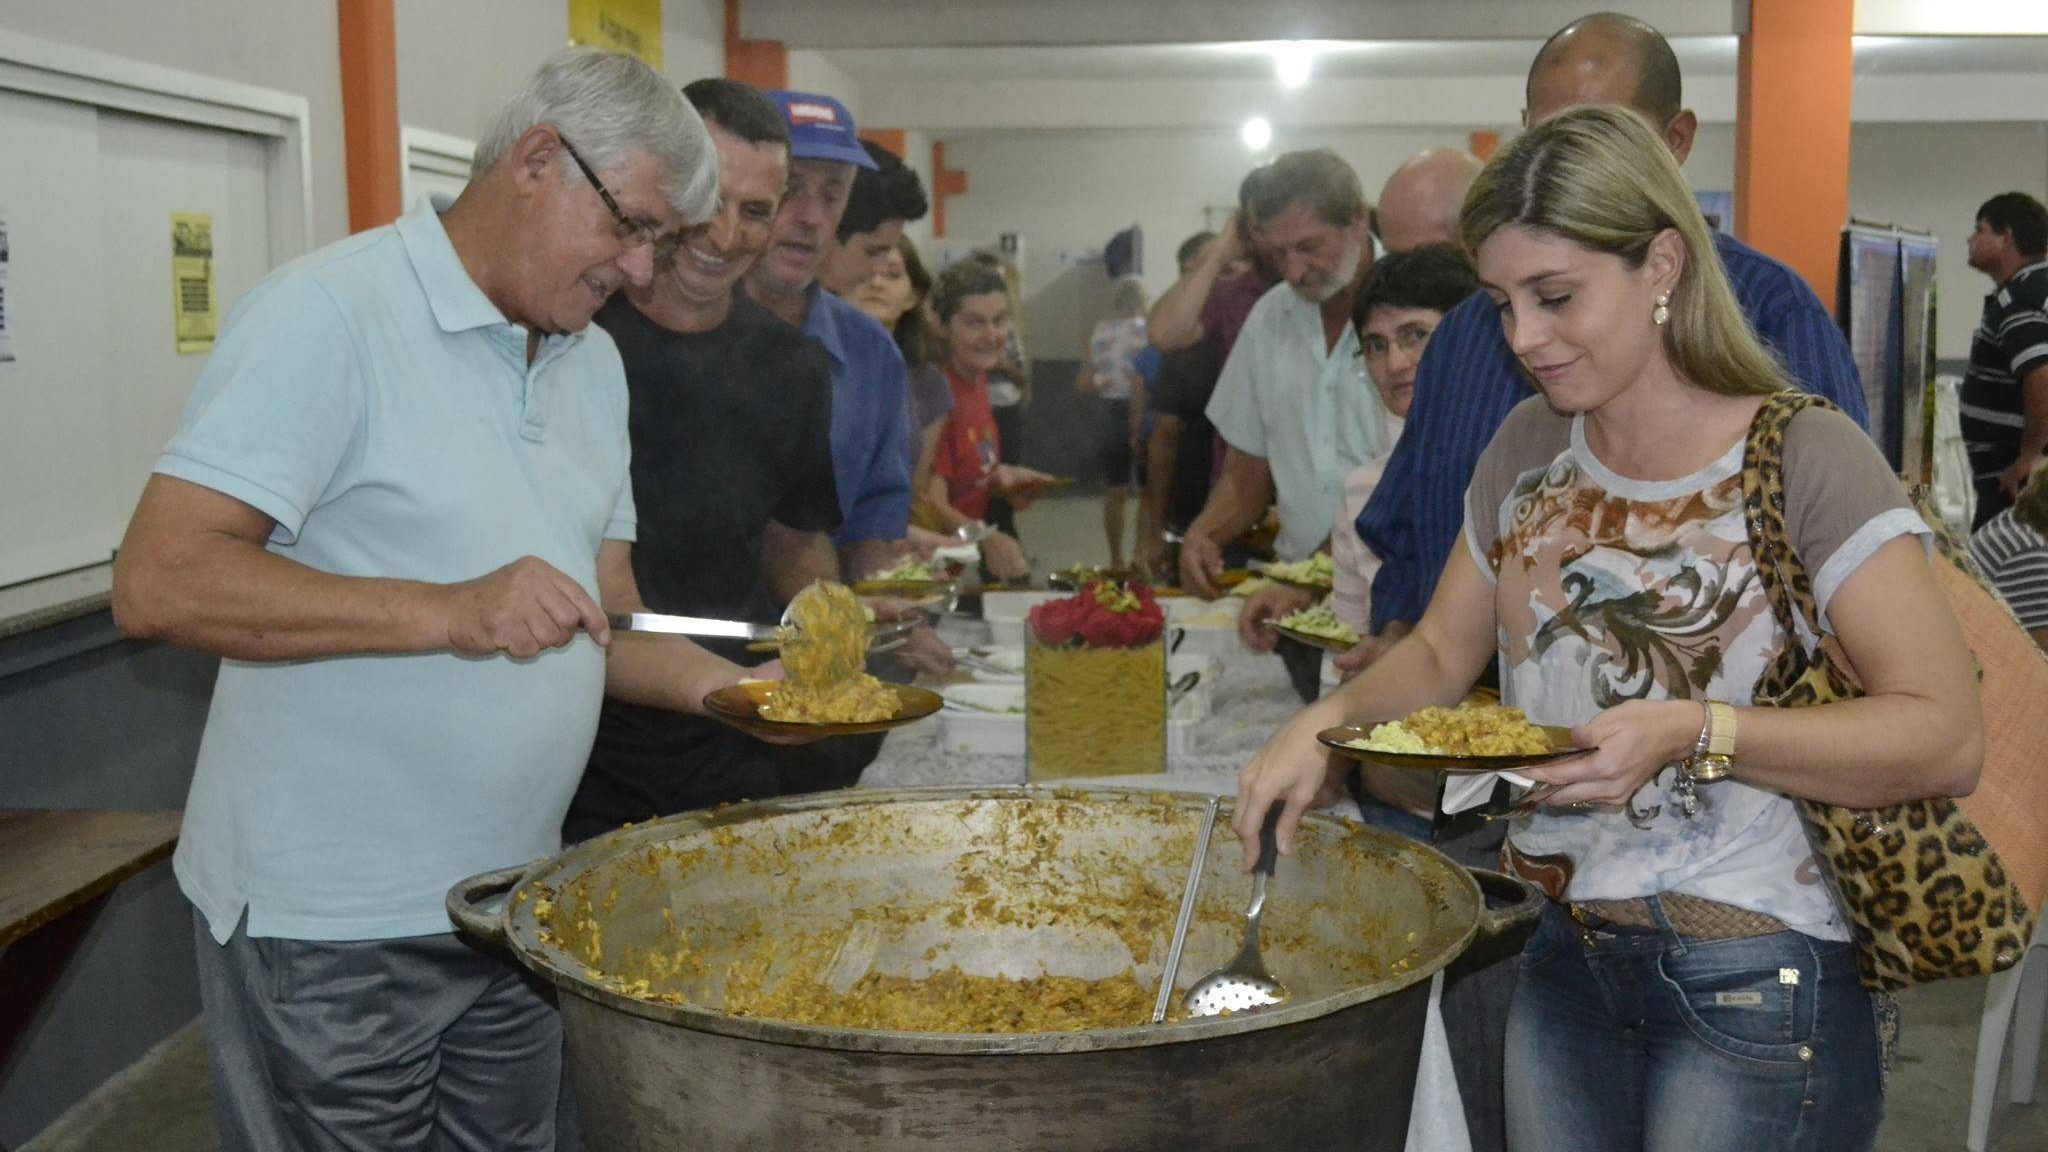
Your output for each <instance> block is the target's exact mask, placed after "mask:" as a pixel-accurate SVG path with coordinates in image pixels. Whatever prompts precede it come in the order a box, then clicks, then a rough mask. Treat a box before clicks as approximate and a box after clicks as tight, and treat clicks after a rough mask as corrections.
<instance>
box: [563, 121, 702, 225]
mask: <svg viewBox="0 0 2048 1152" xmlns="http://www.w3.org/2000/svg"><path fill="white" fill-rule="evenodd" d="M555 139H557V140H560V141H561V142H562V150H563V151H565V152H567V153H568V154H569V159H571V160H574V161H575V162H576V167H578V168H581V169H582V170H583V178H584V179H585V180H588V181H590V186H591V187H592V188H595V189H597V198H598V199H599V200H602V201H604V206H605V210H606V211H608V212H610V213H611V214H612V220H613V221H614V222H615V223H614V224H613V226H612V235H613V236H614V237H616V238H617V239H618V241H619V243H621V244H623V245H625V246H626V247H628V248H638V247H640V246H641V245H643V244H652V243H654V242H655V238H656V237H658V236H659V235H660V234H661V229H660V228H658V227H656V226H655V225H653V224H651V223H649V222H647V221H645V220H635V219H633V218H632V217H631V216H628V215H626V214H625V213H624V212H623V211H621V210H620V209H619V202H618V200H617V199H616V198H614V197H613V196H612V193H611V189H609V188H606V187H605V186H604V181H602V180H599V179H598V178H597V173H596V172H593V171H591V168H590V165H588V164H586V163H584V162H583V157H582V156H579V155H577V153H576V146H575V145H574V144H571V143H569V138H568V137H567V136H564V135H562V134H561V133H560V132H557V133H555ZM670 251H671V252H673V251H674V249H673V248H671V249H670Z"/></svg>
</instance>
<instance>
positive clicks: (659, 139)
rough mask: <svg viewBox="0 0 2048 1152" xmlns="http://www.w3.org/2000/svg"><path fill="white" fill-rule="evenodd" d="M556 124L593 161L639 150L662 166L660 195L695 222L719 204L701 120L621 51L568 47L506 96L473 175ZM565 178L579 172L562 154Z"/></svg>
mask: <svg viewBox="0 0 2048 1152" xmlns="http://www.w3.org/2000/svg"><path fill="white" fill-rule="evenodd" d="M539 124H548V125H552V126H553V127H554V128H555V130H556V131H558V132H560V133H561V134H562V136H563V138H564V139H566V140H568V141H569V142H570V143H571V144H572V145H574V146H575V148H576V151H577V154H578V155H581V156H582V157H583V159H584V161H585V162H586V163H588V164H589V165H590V167H591V168H592V169H594V170H596V171H599V172H607V171H615V170H617V169H618V168H619V166H620V165H622V164H624V163H626V162H627V161H628V160H629V159H631V157H632V155H633V154H634V153H635V152H645V153H647V155H649V156H650V157H652V158H653V159H654V161H655V163H657V164H659V165H660V166H661V172H662V181H661V190H662V194H663V195H664V196H665V197H667V199H668V203H669V207H671V208H673V209H674V210H675V212H676V215H678V216H681V217H682V218H683V220H684V221H686V222H687V223H691V224H700V223H702V222H704V221H706V220H709V219H710V218H711V215H712V213H713V212H715V211H716V210H717V208H718V152H717V149H716V148H714V147H713V145H712V143H711V135H710V133H708V132H706V131H705V130H704V121H703V119H702V118H701V117H699V116H698V115H697V113H696V110H695V109H692V108H691V107H690V105H689V102H688V101H686V100H684V99H683V95H682V93H681V92H680V91H678V90H677V88H676V86H675V85H673V84H670V83H669V82H668V81H667V80H665V79H663V78H662V76H661V74H660V73H659V72H656V71H655V70H654V69H652V68H649V67H648V66H647V65H645V64H643V63H641V62H640V61H639V60H637V59H634V58H633V57H631V56H628V55H626V54H624V53H622V52H607V51H604V50H602V49H598V48H564V49H562V50H561V51H559V52H556V53H554V54H553V55H551V56H549V57H548V58H547V60H545V61H544V62H542V64H541V66H540V67H539V68H538V69H537V70H535V72H534V74H533V76H532V77H531V78H530V79H528V80H527V82H526V87H525V88H524V89H522V90H521V91H520V92H519V94H518V95H517V96H514V97H513V98H512V99H510V100H508V101H506V102H505V106H504V107H502V108H500V109H499V110H498V112H497V114H496V115H495V116H493V117H492V118H491V123H490V127H489V128H488V129H486V130H485V132H484V135H483V139H481V140H479V141H477V145H476V155H475V158H474V159H472V160H471V161H470V168H469V170H470V176H471V177H472V178H475V177H477V176H480V175H482V174H483V173H484V172H486V171H488V170H489V169H490V168H491V167H492V166H493V165H495V164H496V163H497V162H498V161H499V160H501V159H503V158H504V157H505V156H506V155H507V154H509V153H510V152H511V151H512V146H513V145H514V144H516V143H517V142H518V141H519V138H520V137H521V136H524V135H525V134H526V133H527V132H528V131H529V130H531V129H532V128H533V127H534V126H536V125H539ZM562 165H563V168H564V172H565V176H564V179H577V180H580V179H582V175H581V174H580V173H578V172H577V171H576V167H575V161H573V160H571V159H569V157H567V156H564V157H562Z"/></svg>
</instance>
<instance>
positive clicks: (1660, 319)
mask: <svg viewBox="0 0 2048 1152" xmlns="http://www.w3.org/2000/svg"><path fill="white" fill-rule="evenodd" d="M1650 319H1651V320H1654V321H1656V322H1657V323H1658V324H1660V325H1661V324H1663V323H1664V322H1665V321H1667V320H1670V319H1671V293H1669V292H1666V293H1664V294H1662V295H1660V296H1658V297H1657V308H1656V310H1655V311H1653V312H1651V313H1650Z"/></svg>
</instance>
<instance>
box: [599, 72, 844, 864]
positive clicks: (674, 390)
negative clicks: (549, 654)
mask: <svg viewBox="0 0 2048 1152" xmlns="http://www.w3.org/2000/svg"><path fill="white" fill-rule="evenodd" d="M684 94H685V95H686V96H687V97H688V98H689V100H690V103H691V104H692V105H694V106H695V107H696V108H697V111H698V112H699V114H700V115H702V116H703V117H704V120H705V126H706V127H707V128H709V129H710V132H711V139H712V142H713V143H714V144H715V145H716V146H717V148H718V165H719V199H720V206H719V214H718V216H717V217H715V218H714V219H713V220H712V221H711V222H710V223H708V224H704V225H700V226H698V227H695V228H691V229H688V230H686V231H684V232H683V233H681V234H679V235H677V236H674V237H666V238H663V239H662V240H660V241H657V244H656V274H655V277H654V280H653V282H652V283H651V284H650V285H649V286H648V287H646V288H644V289H634V290H628V291H624V292H621V293H620V294H619V295H618V296H615V297H614V298H613V299H612V301H611V302H610V303H609V304H607V305H606V306H605V307H604V308H603V309H602V310H601V311H599V312H598V314H597V323H598V325H599V326H601V327H602V328H603V329H604V330H605V331H606V332H607V333H608V334H610V336H611V338H612V340H613V341H614V342H615V343H616V344H617V345H618V348H619V358H620V359H621V360H622V361H623V362H624V363H625V367H626V387H627V391H628V394H629V397H630V401H631V408H630V415H629V418H628V426H629V429H630V433H631V437H632V447H633V460H632V478H633V500H634V503H635V504H636V505H637V507H638V509H639V517H640V524H639V539H638V540H637V541H636V542H635V543H634V546H633V571H634V575H635V577H636V578H637V579H638V580H639V584H640V592H641V596H642V598H643V599H645V600H646V602H647V606H648V608H649V609H650V610H652V611H656V612H670V613H681V614H687V615H693V616H716V617H723V618H726V619H746V620H753V621H757V622H762V623H772V622H773V621H774V620H775V619H776V617H777V615H778V614H779V611H780V609H779V605H780V604H781V603H784V602H786V601H787V600H788V598H789V597H790V596H791V595H794V594H795V592H796V589H793V588H786V587H778V586H777V583H778V581H777V574H775V573H769V572H764V570H763V565H762V555H763V538H764V536H765V535H766V534H767V533H768V532H769V531H770V526H771V525H780V526H781V527H782V528H783V529H786V530H788V531H789V532H792V533H808V534H815V535H816V536H817V543H818V546H820V547H823V548H825V549H827V551H828V552H829V549H830V545H829V542H827V540H826V538H825V533H828V532H830V531H831V530H832V529H834V528H836V527H838V525H839V495H838V489H837V487H836V485H835V483H834V480H833V471H832V441H831V421H832V389H831V383H830V378H829V371H830V368H829V365H828V363H827V360H826V354H825V350H824V348H823V347H822V346H820V345H819V344H818V342H817V341H815V340H812V339H811V338H809V337H808V336H805V335H804V334H803V333H801V332H798V331H796V330H795V329H793V328H791V327H790V326H789V325H787V324H784V323H783V322H782V321H781V320H779V319H777V318H776V317H775V316H774V315H772V314H771V313H769V312H768V310H767V309H765V308H763V307H761V306H760V305H758V304H756V303H754V302H753V301H752V300H749V299H747V297H746V296H745V294H744V293H738V292H735V290H734V289H735V288H736V287H737V285H738V283H739V280H740V278H741V276H743V275H744V274H745V273H746V271H747V269H748V268H749V267H751V266H752V265H753V263H754V260H755V258H756V257H758V256H759V255H760V254H761V252H762V251H763V250H764V249H765V248H766V247H767V245H768V239H769V235H770V231H771V227H772V225H773V223H774V220H775V213H776V209H777V206H778V203H779V201H780V198H781V195H782V189H783V186H784V184H785V183H786V182H787V179H788V171H789V143H788V140H789V137H788V130H787V128H786V126H785V125H784V122H783V119H782V114H781V113H780V112H779V111H778V110H777V109H776V108H775V106H774V104H772V103H770V102H769V101H768V99H767V98H766V97H764V96H762V95H761V94H760V93H759V92H756V91H754V90H753V89H751V88H749V87H747V86H746V85H744V84H740V83H738V82H736V81H730V80H720V79H714V80H700V81H697V82H696V83H693V84H691V85H690V86H689V87H687V88H685V89H684ZM617 642H619V643H642V644H660V643H666V641H664V640H662V639H660V638H647V639H635V638H633V637H631V636H621V637H620V638H619V639H618V641H617ZM706 646H707V647H712V648H717V647H718V645H717V644H716V643H715V642H713V643H711V644H707V645H706ZM723 654H724V655H727V656H730V657H732V658H734V659H741V660H744V657H745V653H743V652H740V651H737V650H734V648H732V647H728V648H726V649H725V650H724V652H723ZM756 662H758V658H756ZM786 754H787V753H786V752H784V751H780V750H777V749H775V748H772V747H770V746H767V745H763V744H761V743H759V742H757V741H755V740H753V739H751V738H750V737H747V736H745V735H742V734H740V733H738V732H736V731H734V730H732V729H730V728H727V727H725V726H724V725H722V724H720V723H718V722H716V721H713V720H710V719H706V718H703V717H694V716H682V715H678V714H676V713H673V712H666V711H660V710H656V709H651V708H642V707H639V706H636V705H632V704H625V703H621V702H619V701H616V700H611V699H607V700H606V701H605V706H604V712H603V714H602V717H601V719H600V720H599V723H598V730H597V738H596V741H595V744H594V746H593V747H592V749H591V754H590V761H589V764H588V765H587V766H586V767H585V769H584V773H583V780H582V782H581V784H579V785H578V787H577V790H576V797H575V799H574V800H573V801H572V802H571V804H570V807H569V815H568V818H567V820H565V821H564V823H563V829H562V834H563V838H564V839H565V840H569V841H572V842H573V841H576V840H581V839H585V838H587V837H590V836H594V835H597V834H599V833H601V832H605V831H608V830H610V829H612V828H616V827H617V826H618V825H620V824H621V823H624V822H627V821H636V822H637V821H642V820H648V819H651V818H653V817H656V816H665V815H669V814H672V813H675V812H681V811H685V810H688V809H692V808H703V807H709V806H711V805H714V804H721V803H726V802H730V801H736V800H743V799H759V798H764V797H768V796H773V795H776V794H777V792H778V791H779V783H778V779H779V763H780V760H781V758H782V757H783V756H785V755H786Z"/></svg>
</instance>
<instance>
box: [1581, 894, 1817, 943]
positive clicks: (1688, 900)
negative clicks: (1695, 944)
mask: <svg viewBox="0 0 2048 1152" xmlns="http://www.w3.org/2000/svg"><path fill="white" fill-rule="evenodd" d="M1657 903H1658V904H1660V905H1662V906H1663V909H1664V920H1665V922H1666V923H1668V924H1670V925H1671V930H1672V931H1674V932H1676V933H1678V934H1679V935H1680V936H1690V937H1692V938H1693V939H1695V940H1739V939H1742V938H1744V937H1748V936H1769V935H1771V934H1773V933H1776V932H1784V931H1787V930H1788V929H1787V928H1786V927H1785V922H1784V921H1782V920H1779V919H1778V918H1777V917H1775V916H1766V915H1764V914H1763V913H1761V912H1752V911H1750V910H1749V909H1747V908H1737V907H1735V906H1734V905H1732V904H1723V903H1721V902H1720V901H1718V900H1706V899H1702V898H1701V897H1698V896H1687V895H1685V894H1684V893H1681V892H1666V893H1663V894H1662V895H1660V896H1658V897H1657ZM1564 907H1565V911H1567V912H1569V913H1571V917H1572V919H1573V920H1576V921H1578V922H1579V925H1580V926H1581V927H1585V928H1591V929H1594V930H1595V931H1598V930H1600V929H1601V928H1604V927H1606V926H1609V925H1614V926H1618V927H1624V928H1659V927H1662V925H1660V924H1658V923H1657V917H1656V916H1655V915H1654V914H1652V913H1651V911H1650V902H1649V901H1648V900H1647V899H1643V898H1637V899H1633V900H1577V901H1573V902H1572V903H1569V904H1566V905H1565V906H1564Z"/></svg>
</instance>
